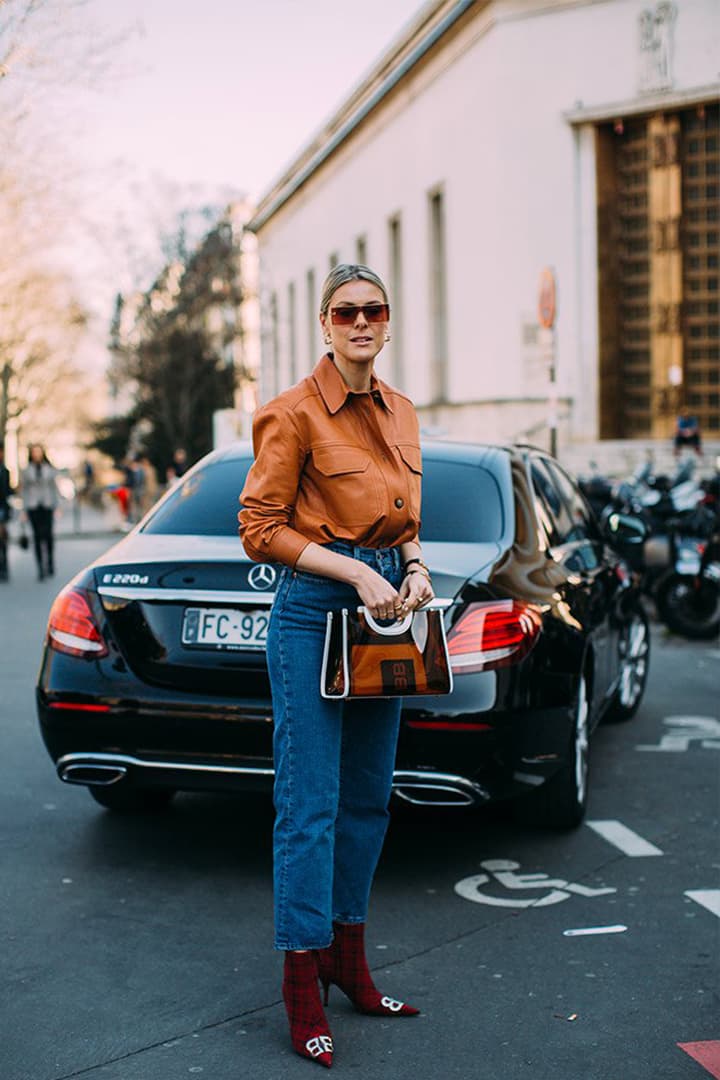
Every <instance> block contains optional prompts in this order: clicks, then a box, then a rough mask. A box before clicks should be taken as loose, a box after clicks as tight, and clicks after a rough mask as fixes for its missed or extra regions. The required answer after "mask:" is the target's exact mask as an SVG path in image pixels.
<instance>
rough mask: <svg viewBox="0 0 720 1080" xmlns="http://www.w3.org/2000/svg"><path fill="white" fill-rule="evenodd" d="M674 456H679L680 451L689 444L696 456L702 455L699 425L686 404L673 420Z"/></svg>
mask: <svg viewBox="0 0 720 1080" xmlns="http://www.w3.org/2000/svg"><path fill="white" fill-rule="evenodd" d="M673 446H674V450H675V457H679V455H680V451H681V450H682V449H683V448H684V447H686V446H690V447H692V449H693V450H694V451H695V453H696V454H697V456H698V457H702V443H701V440H700V425H699V423H698V419H697V417H696V416H693V415H692V414H691V412H690V410H689V409H688V407H687V406H686V405H683V407H682V408H681V410H680V415H679V416H678V418H677V420H676V421H675V438H674V439H673Z"/></svg>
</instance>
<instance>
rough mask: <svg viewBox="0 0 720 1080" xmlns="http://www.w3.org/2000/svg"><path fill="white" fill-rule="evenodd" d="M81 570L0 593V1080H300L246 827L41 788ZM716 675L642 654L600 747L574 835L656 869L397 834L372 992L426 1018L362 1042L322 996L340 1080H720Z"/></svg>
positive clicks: (63, 567)
mask: <svg viewBox="0 0 720 1080" xmlns="http://www.w3.org/2000/svg"><path fill="white" fill-rule="evenodd" d="M101 547H102V541H101V540H97V539H95V540H92V541H89V540H80V539H73V540H67V541H65V542H64V543H63V544H62V545H61V547H60V552H59V571H60V572H59V575H58V579H56V581H55V583H50V582H45V583H43V584H38V583H36V582H35V581H34V575H33V572H32V565H31V560H30V557H29V555H26V554H23V553H20V552H18V551H16V550H15V551H13V558H14V568H13V569H14V578H13V581H12V582H11V583H10V584H9V585H7V586H0V590H1V591H0V640H1V641H2V648H1V649H0V689H1V693H0V720H1V725H0V731H1V732H2V744H1V745H2V753H1V755H0V770H1V773H2V776H1V782H0V822H2V856H1V859H2V874H1V875H0V901H1V904H0V931H1V933H2V944H3V948H2V957H3V960H2V967H1V969H0V986H1V987H2V991H1V994H2V1001H1V1002H0V1077H2V1080H66V1078H69V1077H77V1076H87V1077H90V1078H91V1080H177V1078H178V1077H184V1076H188V1075H197V1076H201V1075H202V1076H205V1077H208V1078H212V1080H226V1078H228V1080H229V1078H239V1077H246V1076H247V1077H257V1078H260V1080H276V1078H277V1080H279V1078H283V1080H285V1078H290V1080H292V1078H293V1077H295V1076H297V1077H305V1078H307V1077H308V1076H311V1075H316V1076H319V1075H320V1073H319V1071H318V1067H317V1066H315V1065H313V1064H312V1063H310V1062H307V1061H303V1060H301V1059H300V1058H298V1057H297V1056H296V1055H295V1054H294V1053H293V1052H292V1050H291V1048H290V1044H289V1039H288V1035H287V1028H286V1022H285V1017H284V1012H283V1008H282V1004H281V1001H280V993H279V986H280V975H281V965H282V958H281V956H280V955H279V954H277V953H274V952H273V950H272V947H271V942H272V925H271V923H272V913H271V854H270V834H271V826H272V819H271V813H270V808H269V806H268V805H267V802H265V801H263V800H260V799H257V798H255V799H239V798H238V799H233V798H217V797H211V796H202V795H184V796H180V797H178V798H177V800H176V801H175V803H174V804H173V806H172V808H171V809H170V810H169V811H167V812H165V813H162V814H161V815H159V816H157V817H152V816H145V817H142V818H127V817H126V818H123V817H117V816H113V815H112V814H111V813H108V812H106V811H103V810H101V809H100V807H98V806H97V805H96V804H95V803H94V802H93V801H92V800H91V799H90V797H89V795H87V793H86V792H85V791H84V789H81V788H71V787H66V786H64V785H62V784H61V783H60V782H59V781H58V780H57V779H56V777H55V773H54V770H53V768H52V766H51V763H50V760H49V758H48V756H47V754H46V751H45V749H44V747H43V745H42V743H41V740H40V737H39V734H38V731H37V724H36V720H35V715H34V706H33V682H34V677H35V673H36V669H37V664H38V659H39V652H40V643H41V638H42V631H43V626H44V621H45V617H46V614H47V611H48V609H49V606H50V603H51V601H52V597H53V595H54V592H55V590H56V589H57V587H58V586H59V584H62V582H63V581H64V580H67V579H68V578H69V577H70V576H71V574H72V573H73V572H74V571H75V570H76V569H78V568H79V567H80V566H81V565H83V564H84V563H85V562H86V561H88V560H89V559H90V558H91V557H92V556H94V555H95V554H96V553H97V552H99V550H100V549H101ZM719 671H720V652H719V651H718V648H717V646H716V645H708V644H695V643H689V642H685V641H682V640H679V639H675V638H670V637H668V636H666V635H664V634H663V632H662V631H661V630H657V631H656V632H655V635H654V655H653V657H652V671H651V680H650V686H649V690H648V693H647V696H646V699H645V704H644V706H643V708H642V710H641V712H640V714H639V715H638V716H637V717H636V719H635V720H633V721H631V722H630V723H629V724H625V725H620V726H615V727H609V726H608V727H601V728H600V729H599V730H598V732H597V733H596V737H595V739H594V743H593V746H592V771H593V775H592V782H591V784H592V787H591V799H590V811H589V814H588V821H589V822H607V821H611V822H618V823H620V825H622V826H624V827H625V828H626V829H629V830H632V834H631V839H632V835H636V836H637V837H640V838H642V839H643V840H644V841H646V842H647V843H648V844H650V845H653V846H654V848H655V849H656V850H655V852H654V853H653V854H640V855H632V854H627V853H626V852H625V851H623V850H621V849H620V848H619V847H618V846H616V845H617V843H618V842H619V841H618V839H617V837H618V835H619V834H618V829H617V827H616V826H613V827H612V828H611V829H610V839H608V838H607V836H606V835H602V834H601V831H598V830H600V829H603V830H605V831H607V830H606V829H605V827H604V826H602V827H601V826H596V827H594V828H593V827H591V825H590V824H585V825H583V826H582V827H581V828H580V829H578V830H577V831H575V832H573V833H570V834H561V835H557V834H551V833H547V832H532V831H529V830H528V829H523V828H521V827H520V826H517V825H515V824H513V823H512V822H511V821H510V820H509V819H508V817H507V816H506V815H503V814H500V813H498V812H497V811H495V812H492V813H489V812H484V813H482V814H472V815H465V814H458V813H457V812H455V813H448V814H446V815H445V816H443V815H441V814H440V813H439V812H437V811H436V812H434V813H433V814H427V813H425V814H423V815H422V816H418V817H414V818H410V817H407V816H406V815H399V816H397V817H396V818H395V819H394V821H393V824H392V826H391V830H390V833H389V836H388V841H387V844H386V848H385V852H384V855H383V860H382V863H381V867H380V870H379V873H378V877H377V881H376V886H375V889H374V893H373V903H372V912H371V921H370V923H369V927H368V937H369V953H370V960H371V964H372V966H373V968H374V969H375V976H376V981H377V982H378V985H379V986H380V988H381V989H382V990H383V991H384V992H387V993H389V994H391V995H392V996H394V997H400V998H404V999H406V1000H408V1001H410V1002H412V1003H414V1004H416V1005H418V1006H419V1007H420V1008H421V1009H422V1015H421V1016H420V1017H418V1018H416V1019H408V1020H390V1021H387V1020H384V1019H377V1018H369V1017H362V1016H359V1015H357V1014H356V1013H354V1012H353V1011H352V1010H351V1009H350V1006H349V1004H348V1003H347V1001H346V1000H345V999H344V998H343V997H342V995H341V994H340V993H339V991H337V990H336V989H335V988H333V990H332V991H331V999H330V1008H329V1013H328V1015H329V1019H330V1023H331V1026H332V1029H333V1034H334V1037H335V1043H336V1054H335V1064H334V1066H333V1068H334V1070H335V1072H336V1073H337V1072H339V1073H340V1074H341V1075H353V1076H356V1077H362V1078H365V1077H367V1078H370V1077H373V1078H374V1077H378V1076H386V1077H391V1078H392V1080H405V1078H407V1080H431V1078H432V1080H435V1078H436V1077H448V1078H451V1077H452V1078H455V1077H457V1078H460V1080H470V1078H472V1080H485V1078H487V1080H497V1078H503V1080H525V1078H528V1080H529V1078H532V1080H575V1078H577V1077H583V1080H666V1078H667V1080H693V1078H694V1080H702V1078H703V1077H708V1076H715V1077H720V1010H719V1009H718V985H719V980H718V974H719V963H718V944H719V936H718V931H719V930H720V917H719V914H718V908H717V904H718V899H719V898H720V874H719V873H718V870H719V869H720V852H719V851H718V840H717V836H718V833H717V825H718V810H719V793H720V783H719V770H718V766H719V765H720V722H718V693H717V691H718V686H719V685H720V681H719V680H718V673H719ZM670 717H675V718H678V717H680V718H684V719H683V720H682V721H678V720H677V719H675V720H674V721H670V720H669V719H668V718H670ZM688 718H695V719H691V720H690V721H688ZM697 718H701V719H702V721H703V722H702V724H700V723H699V722H698V719H697ZM703 725H704V726H703ZM641 747H645V748H644V749H641ZM647 747H651V748H652V749H647ZM620 835H621V836H627V834H622V831H621V830H620ZM622 842H623V843H624V842H625V841H624V840H623V841H622ZM488 864H489V865H488ZM526 875H542V876H538V877H535V878H529V877H528V876H526ZM459 882H464V885H463V886H461V891H462V893H463V895H460V893H458V892H457V891H456V889H455V886H456V885H457V884H458V883H459ZM689 893H693V894H694V896H690V895H688V894H689ZM700 901H703V902H700ZM708 904H709V905H710V906H711V907H712V906H713V905H714V906H715V911H714V912H713V911H712V910H710V909H709V908H708V906H706V905H708ZM617 926H622V927H626V929H623V930H620V931H617V932H613V933H611V932H608V929H607V928H609V927H617ZM593 928H603V931H604V932H602V933H596V934H579V935H578V934H576V935H568V934H567V931H568V930H578V929H580V930H587V929H593ZM703 1043H710V1044H714V1045H710V1046H705V1047H702V1046H700V1047H698V1046H697V1045H695V1044H703ZM678 1044H692V1045H689V1047H688V1049H689V1050H691V1051H692V1052H693V1054H695V1055H700V1056H702V1054H703V1053H704V1054H705V1056H706V1059H707V1061H708V1062H709V1063H710V1065H709V1068H705V1067H703V1066H702V1065H701V1064H700V1063H699V1062H698V1061H697V1060H696V1057H692V1056H690V1053H688V1052H686V1051H685V1050H683V1049H681V1048H680V1047H679V1045H678ZM713 1059H714V1061H715V1064H714V1065H712V1061H713ZM313 1069H315V1070H316V1071H315V1073H313Z"/></svg>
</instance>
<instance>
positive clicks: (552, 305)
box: [538, 267, 558, 457]
mask: <svg viewBox="0 0 720 1080" xmlns="http://www.w3.org/2000/svg"><path fill="white" fill-rule="evenodd" d="M556 314H557V289H556V284H555V274H554V273H553V271H552V270H551V269H550V268H549V267H546V268H545V269H544V270H543V272H542V273H541V275H540V290H539V294H538V323H539V324H540V334H539V337H540V345H541V348H542V357H543V360H544V361H545V363H546V364H547V371H548V400H547V420H548V431H549V433H550V453H551V454H552V456H553V457H557V429H558V398H557V363H556V340H555V316H556Z"/></svg>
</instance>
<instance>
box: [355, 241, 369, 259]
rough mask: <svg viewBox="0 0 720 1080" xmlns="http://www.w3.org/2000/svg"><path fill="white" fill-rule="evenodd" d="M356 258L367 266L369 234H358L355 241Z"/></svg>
mask: <svg viewBox="0 0 720 1080" xmlns="http://www.w3.org/2000/svg"><path fill="white" fill-rule="evenodd" d="M355 258H356V260H357V261H358V262H359V263H360V264H361V265H362V266H367V236H358V238H357V240H356V241H355Z"/></svg>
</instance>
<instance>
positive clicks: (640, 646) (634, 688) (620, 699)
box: [603, 604, 650, 724]
mask: <svg viewBox="0 0 720 1080" xmlns="http://www.w3.org/2000/svg"><path fill="white" fill-rule="evenodd" d="M618 653H619V661H620V682H619V683H618V687H617V690H616V691H615V693H614V694H613V698H612V701H611V702H610V705H609V706H608V708H607V710H606V712H605V714H604V716H603V723H608V724H618V723H623V722H624V721H625V720H630V719H631V718H632V717H633V716H634V715H635V713H636V712H637V711H638V709H639V708H640V704H641V702H642V699H643V695H644V693H645V686H646V685H647V677H648V668H649V665H650V622H649V620H648V617H647V615H646V614H645V611H644V609H643V608H642V607H641V606H640V605H639V604H638V606H637V607H634V608H633V609H632V611H631V612H630V613H629V614H628V618H627V620H626V622H625V623H624V624H623V627H622V629H621V630H620V634H619V636H618Z"/></svg>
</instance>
